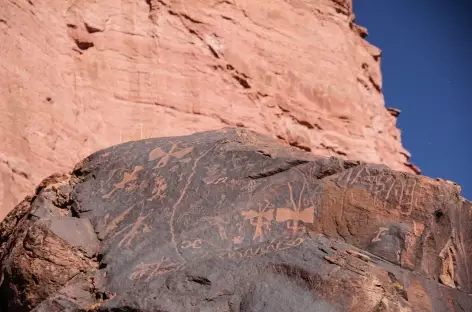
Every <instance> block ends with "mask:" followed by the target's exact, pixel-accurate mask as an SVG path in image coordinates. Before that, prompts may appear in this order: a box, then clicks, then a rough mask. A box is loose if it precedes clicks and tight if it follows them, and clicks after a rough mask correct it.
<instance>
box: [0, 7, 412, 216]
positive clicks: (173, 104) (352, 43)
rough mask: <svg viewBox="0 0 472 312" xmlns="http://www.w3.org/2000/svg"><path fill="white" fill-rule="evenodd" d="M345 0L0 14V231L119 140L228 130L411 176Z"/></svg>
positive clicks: (372, 50) (376, 56) (376, 59)
mask: <svg viewBox="0 0 472 312" xmlns="http://www.w3.org/2000/svg"><path fill="white" fill-rule="evenodd" d="M365 35H366V31H365V30H364V29H363V28H361V27H359V26H356V25H355V24H354V15H353V13H352V10H351V3H350V1H348V0H319V1H311V3H309V2H303V1H297V0H290V1H282V0H274V1H269V2H267V1H250V0H242V1H241V0H223V1H221V0H211V1H210V0H199V1H192V2H191V3H189V2H186V1H171V0H148V1H144V0H143V1H129V0H122V1H93V0H78V1H57V0H52V1H44V0H33V1H31V0H7V1H4V2H3V4H2V7H1V9H0V40H1V42H2V44H1V45H0V55H1V57H0V66H1V71H0V109H1V112H2V114H1V115H0V141H1V145H0V175H1V179H0V219H1V218H3V216H4V215H5V214H6V212H7V211H8V210H10V209H11V208H13V207H14V205H15V204H16V203H17V202H19V201H20V199H21V198H22V197H23V196H24V195H25V194H27V193H28V192H29V191H30V190H31V188H32V187H33V186H34V185H35V184H37V183H38V182H39V181H40V180H41V179H42V178H43V177H45V176H47V175H49V174H50V173H52V172H57V171H68V170H69V169H70V167H71V166H72V165H73V164H74V163H76V162H78V161H79V160H80V159H81V158H82V157H84V156H86V155H88V154H90V153H91V152H93V151H95V150H97V149H100V148H104V147H106V146H109V145H112V144H117V143H119V142H123V141H128V140H135V139H140V138H148V137H155V136H173V135H183V134H189V133H192V132H195V131H201V130H210V129H218V128H222V127H226V126H240V127H246V128H250V129H252V130H255V131H257V132H259V133H263V134H268V135H270V136H272V137H278V138H279V139H281V140H283V141H285V142H287V143H289V144H291V145H294V146H297V147H300V148H302V149H305V150H310V151H312V152H314V153H316V154H319V155H336V156H340V157H343V158H349V159H361V160H364V161H368V162H373V163H384V164H387V165H388V166H390V167H391V168H393V169H397V170H404V171H409V172H412V171H415V170H416V169H415V168H414V167H412V166H411V165H409V164H408V162H407V161H408V158H409V154H408V152H407V151H406V150H405V149H404V148H403V147H402V145H401V142H400V131H399V130H398V129H397V128H396V126H395V122H396V117H395V115H396V113H395V111H389V110H387V109H386V108H385V106H384V100H383V95H382V92H381V88H382V80H381V73H380V58H381V57H380V56H381V51H380V50H379V49H378V48H376V47H374V46H372V45H370V44H369V43H368V42H367V41H365V40H364V39H363V37H365Z"/></svg>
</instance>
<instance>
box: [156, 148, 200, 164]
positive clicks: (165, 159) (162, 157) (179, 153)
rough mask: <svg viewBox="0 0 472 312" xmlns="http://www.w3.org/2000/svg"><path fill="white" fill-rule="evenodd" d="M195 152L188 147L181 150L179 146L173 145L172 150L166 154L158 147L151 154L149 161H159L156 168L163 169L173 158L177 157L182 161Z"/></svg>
mask: <svg viewBox="0 0 472 312" xmlns="http://www.w3.org/2000/svg"><path fill="white" fill-rule="evenodd" d="M192 151H193V147H187V148H182V149H179V148H178V147H177V144H173V145H172V147H171V148H170V151H168V152H166V151H164V150H163V149H162V148H160V147H156V148H155V149H153V150H152V151H151V152H150V153H149V161H153V160H156V159H159V161H158V162H157V164H156V167H154V168H162V167H165V166H166V165H167V164H168V163H169V160H170V159H171V157H175V158H177V159H182V158H183V157H184V156H185V155H187V154H189V153H191V152H192Z"/></svg>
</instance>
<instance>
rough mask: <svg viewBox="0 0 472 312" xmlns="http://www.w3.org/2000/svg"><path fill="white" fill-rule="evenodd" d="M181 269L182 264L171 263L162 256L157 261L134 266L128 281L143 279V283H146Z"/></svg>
mask: <svg viewBox="0 0 472 312" xmlns="http://www.w3.org/2000/svg"><path fill="white" fill-rule="evenodd" d="M181 267H182V264H180V263H177V262H174V261H171V260H169V258H167V257H164V256H163V257H161V259H160V260H159V261H156V262H153V263H148V264H140V265H138V266H136V268H135V270H134V271H133V273H131V275H130V279H131V280H133V281H136V280H139V279H143V278H144V281H146V282H147V281H149V280H150V279H151V278H153V277H156V276H159V275H162V274H165V273H169V272H175V271H177V270H179V269H180V268H181Z"/></svg>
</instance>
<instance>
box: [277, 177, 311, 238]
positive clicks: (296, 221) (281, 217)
mask: <svg viewBox="0 0 472 312" xmlns="http://www.w3.org/2000/svg"><path fill="white" fill-rule="evenodd" d="M287 185H288V188H289V192H290V202H291V204H292V209H291V208H277V216H276V218H275V220H276V221H277V222H279V223H281V222H285V221H288V222H287V229H288V230H289V232H291V233H292V234H297V233H299V232H301V231H304V230H305V226H304V225H303V223H311V224H313V223H315V207H308V208H305V209H302V208H301V205H302V197H303V191H304V190H305V185H306V184H305V183H303V186H302V190H301V191H300V195H299V198H298V204H297V203H296V202H295V198H294V194H293V188H292V184H291V183H290V182H289V183H287ZM300 222H302V223H300Z"/></svg>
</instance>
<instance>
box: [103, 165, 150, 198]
mask: <svg viewBox="0 0 472 312" xmlns="http://www.w3.org/2000/svg"><path fill="white" fill-rule="evenodd" d="M143 169H144V168H143V167H142V166H136V167H134V169H133V171H132V172H126V171H125V172H124V174H123V179H122V180H121V181H120V182H118V183H116V184H115V185H114V187H113V189H112V190H111V192H109V193H108V194H106V195H103V196H102V198H106V199H108V198H110V197H111V195H113V193H114V192H115V191H116V190H119V189H123V188H125V187H126V185H127V183H129V182H132V181H136V180H137V179H138V176H137V174H138V172H140V171H141V170H143Z"/></svg>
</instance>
